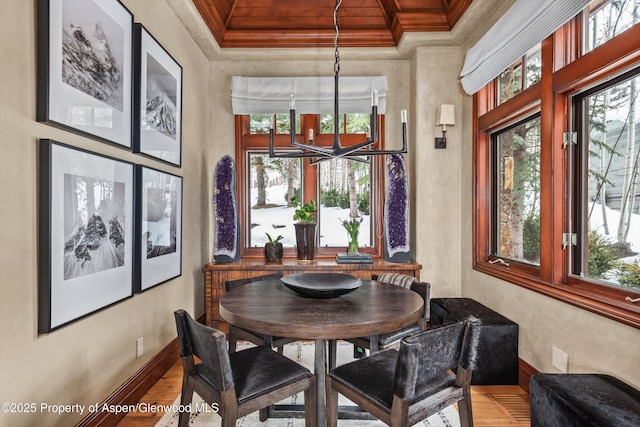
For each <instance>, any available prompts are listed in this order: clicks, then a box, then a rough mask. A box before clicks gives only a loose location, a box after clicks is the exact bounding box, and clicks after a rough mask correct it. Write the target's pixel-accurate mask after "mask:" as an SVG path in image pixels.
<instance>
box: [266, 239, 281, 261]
mask: <svg viewBox="0 0 640 427" xmlns="http://www.w3.org/2000/svg"><path fill="white" fill-rule="evenodd" d="M282 251H283V249H282V243H265V245H264V257H265V259H266V260H267V262H280V261H282Z"/></svg>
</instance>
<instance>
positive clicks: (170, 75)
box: [133, 23, 182, 167]
mask: <svg viewBox="0 0 640 427" xmlns="http://www.w3.org/2000/svg"><path fill="white" fill-rule="evenodd" d="M133 39H134V88H135V89H134V96H133V103H134V107H133V110H134V119H133V151H134V153H141V154H144V155H147V156H149V157H153V158H155V159H158V160H161V161H163V162H166V163H168V164H170V165H173V166H178V167H180V166H181V164H182V67H181V66H180V64H178V62H177V61H176V60H175V59H174V58H173V57H172V56H171V55H170V54H169V52H167V51H166V50H165V49H164V47H162V45H161V44H160V43H159V42H158V41H157V40H156V39H155V38H154V37H153V35H151V33H149V32H148V31H147V30H146V28H145V27H144V26H143V25H142V24H138V23H136V24H134V29H133Z"/></svg>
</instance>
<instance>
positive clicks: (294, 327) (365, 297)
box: [220, 280, 424, 426]
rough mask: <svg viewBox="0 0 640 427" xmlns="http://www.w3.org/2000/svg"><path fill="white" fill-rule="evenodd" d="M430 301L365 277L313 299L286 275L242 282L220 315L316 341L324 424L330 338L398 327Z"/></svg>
mask: <svg viewBox="0 0 640 427" xmlns="http://www.w3.org/2000/svg"><path fill="white" fill-rule="evenodd" d="M423 305H424V300H423V299H422V297H421V296H420V295H418V294H417V293H415V292H413V291H411V290H409V289H405V288H401V287H399V286H395V285H390V284H387V283H381V282H376V281H372V280H362V284H361V286H360V287H359V288H357V289H356V290H354V291H352V292H349V293H347V294H344V295H341V296H339V297H336V298H328V299H321V298H309V297H304V296H302V295H299V294H298V293H296V292H294V291H293V290H291V289H289V288H288V287H286V286H285V285H284V284H283V283H282V282H281V281H280V280H266V281H261V282H254V283H250V284H247V285H243V286H239V287H237V288H235V289H233V290H231V291H229V292H227V293H226V294H225V295H223V296H222V298H220V317H221V318H222V319H224V320H225V321H227V322H229V323H230V324H232V325H235V326H238V327H241V328H244V329H249V330H252V331H256V332H259V333H263V334H266V335H272V336H279V337H289V338H300V339H308V340H315V356H314V357H315V359H314V373H315V374H316V376H317V391H318V394H317V396H318V399H317V405H318V406H317V416H318V426H321V425H324V424H325V408H326V400H325V390H324V389H325V374H326V372H327V357H326V354H327V353H326V343H327V341H330V340H338V339H343V338H356V337H362V336H371V337H372V338H373V339H374V340H375V341H376V342H377V335H378V334H383V333H386V332H392V331H395V330H397V329H401V328H403V327H405V326H408V325H411V324H413V323H416V322H417V321H418V319H419V318H420V317H421V315H422V310H423Z"/></svg>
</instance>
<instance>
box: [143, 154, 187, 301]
mask: <svg viewBox="0 0 640 427" xmlns="http://www.w3.org/2000/svg"><path fill="white" fill-rule="evenodd" d="M136 183H137V185H138V189H137V191H136V236H137V238H136V241H135V245H136V247H135V253H136V256H135V257H136V262H135V271H134V280H133V283H134V291H135V292H136V293H139V292H143V291H145V290H147V289H149V288H152V287H154V286H156V285H159V284H161V283H164V282H166V281H168V280H170V279H173V278H175V277H178V276H181V275H182V177H180V176H178V175H173V174H170V173H167V172H163V171H161V170H158V169H154V168H150V167H147V166H143V165H137V166H136Z"/></svg>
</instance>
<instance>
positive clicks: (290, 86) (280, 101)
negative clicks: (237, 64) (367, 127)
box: [231, 76, 388, 114]
mask: <svg viewBox="0 0 640 427" xmlns="http://www.w3.org/2000/svg"><path fill="white" fill-rule="evenodd" d="M338 88H339V101H340V103H339V106H340V113H370V112H371V103H372V94H373V91H374V90H377V91H378V113H379V114H384V112H385V109H386V103H387V102H386V101H387V89H388V87H387V78H386V76H376V77H340V79H339V87H338ZM291 95H294V96H295V109H296V113H298V114H323V113H333V99H334V78H333V77H241V76H233V78H232V81H231V105H232V109H233V114H283V113H288V112H289V103H290V97H291Z"/></svg>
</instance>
